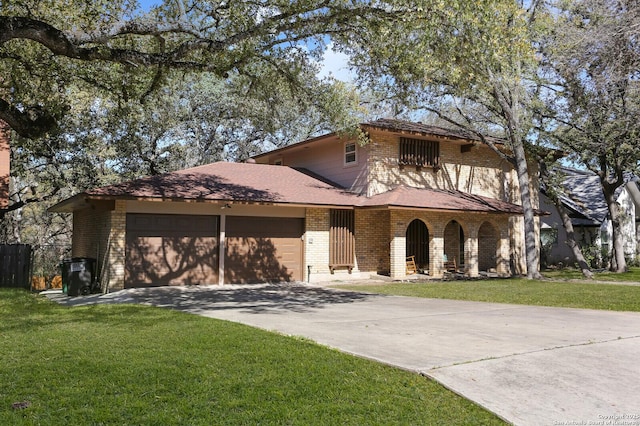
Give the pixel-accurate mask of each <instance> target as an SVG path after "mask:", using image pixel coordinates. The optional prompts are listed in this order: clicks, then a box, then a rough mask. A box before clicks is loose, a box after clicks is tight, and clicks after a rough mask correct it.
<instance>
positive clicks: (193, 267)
mask: <svg viewBox="0 0 640 426" xmlns="http://www.w3.org/2000/svg"><path fill="white" fill-rule="evenodd" d="M218 229H219V228H218V216H193V215H171V214H132V213H130V214H127V234H126V235H127V237H126V254H125V258H126V260H125V287H127V288H131V287H144V286H162V285H188V284H217V283H218V250H219V248H218V236H219V233H218Z"/></svg>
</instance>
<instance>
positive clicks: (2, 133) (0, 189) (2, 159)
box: [0, 120, 11, 210]
mask: <svg viewBox="0 0 640 426" xmlns="http://www.w3.org/2000/svg"><path fill="white" fill-rule="evenodd" d="M9 132H10V128H9V125H8V124H7V123H5V122H4V121H2V120H0V210H3V209H6V208H7V207H9V175H10V171H9V162H10V161H11V148H10V146H9Z"/></svg>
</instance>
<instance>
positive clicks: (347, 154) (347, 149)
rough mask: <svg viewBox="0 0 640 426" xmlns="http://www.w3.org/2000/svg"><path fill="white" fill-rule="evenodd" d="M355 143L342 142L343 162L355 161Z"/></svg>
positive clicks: (353, 162) (352, 162)
mask: <svg viewBox="0 0 640 426" xmlns="http://www.w3.org/2000/svg"><path fill="white" fill-rule="evenodd" d="M356 160H357V158H356V143H355V142H347V143H345V144H344V164H355V163H356Z"/></svg>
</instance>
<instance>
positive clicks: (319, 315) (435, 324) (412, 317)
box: [50, 285, 640, 426]
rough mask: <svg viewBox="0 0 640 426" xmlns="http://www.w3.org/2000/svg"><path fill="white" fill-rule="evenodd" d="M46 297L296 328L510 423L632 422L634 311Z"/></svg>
mask: <svg viewBox="0 0 640 426" xmlns="http://www.w3.org/2000/svg"><path fill="white" fill-rule="evenodd" d="M50 297H51V298H53V299H56V300H58V301H59V302H60V303H63V304H68V305H83V304H92V303H144V304H150V305H155V306H162V307H168V308H173V309H179V310H183V311H186V312H191V313H194V314H198V315H204V316H207V317H211V318H218V319H224V320H229V321H236V322H241V323H245V324H248V325H251V326H255V327H259V328H263V329H266V330H274V331H278V332H281V333H285V334H290V335H296V336H304V337H307V338H310V339H313V340H315V341H317V342H319V343H322V344H325V345H328V346H331V347H333V348H337V349H340V350H342V351H344V352H348V353H351V354H355V355H359V356H362V357H366V358H370V359H373V360H377V361H380V362H383V363H386V364H391V365H394V366H398V367H400V368H404V369H407V370H411V371H416V372H419V373H421V374H424V375H425V376H428V377H431V378H433V379H435V380H437V381H438V382H440V383H442V384H443V385H444V386H446V387H448V388H450V389H452V390H453V391H455V392H457V393H459V394H461V395H463V396H465V397H466V398H468V399H470V400H472V401H475V402H476V403H478V404H480V405H482V406H484V407H485V408H487V409H489V410H490V411H492V412H494V413H496V414H497V415H499V416H501V417H502V418H504V419H505V420H507V421H509V422H511V423H514V424H517V425H562V424H567V425H568V424H584V425H587V424H603V425H605V424H612V425H615V424H620V425H622V424H625V425H638V426H640V313H630V312H607V311H596V310H587V309H564V308H546V307H533V306H523V305H507V304H493V303H480V302H463V301H451V300H436V299H418V298H410V297H398V296H380V295H370V294H363V293H354V292H347V291H338V290H334V289H328V288H322V287H315V286H306V285H256V286H224V287H222V288H220V287H160V288H153V289H132V290H125V291H121V292H116V293H111V294H107V295H93V296H86V297H78V298H68V297H65V296H62V295H57V296H56V295H51V296H50ZM608 422H609V423H608Z"/></svg>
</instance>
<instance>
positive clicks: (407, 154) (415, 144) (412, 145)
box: [398, 138, 440, 167]
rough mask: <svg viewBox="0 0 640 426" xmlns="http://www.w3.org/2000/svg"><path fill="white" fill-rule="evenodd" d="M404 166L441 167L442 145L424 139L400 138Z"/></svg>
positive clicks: (401, 160)
mask: <svg viewBox="0 0 640 426" xmlns="http://www.w3.org/2000/svg"><path fill="white" fill-rule="evenodd" d="M398 160H399V163H400V165H402V166H417V167H438V166H439V165H440V143H439V142H434V141H425V140H422V139H410V138H400V156H399V158H398Z"/></svg>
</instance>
